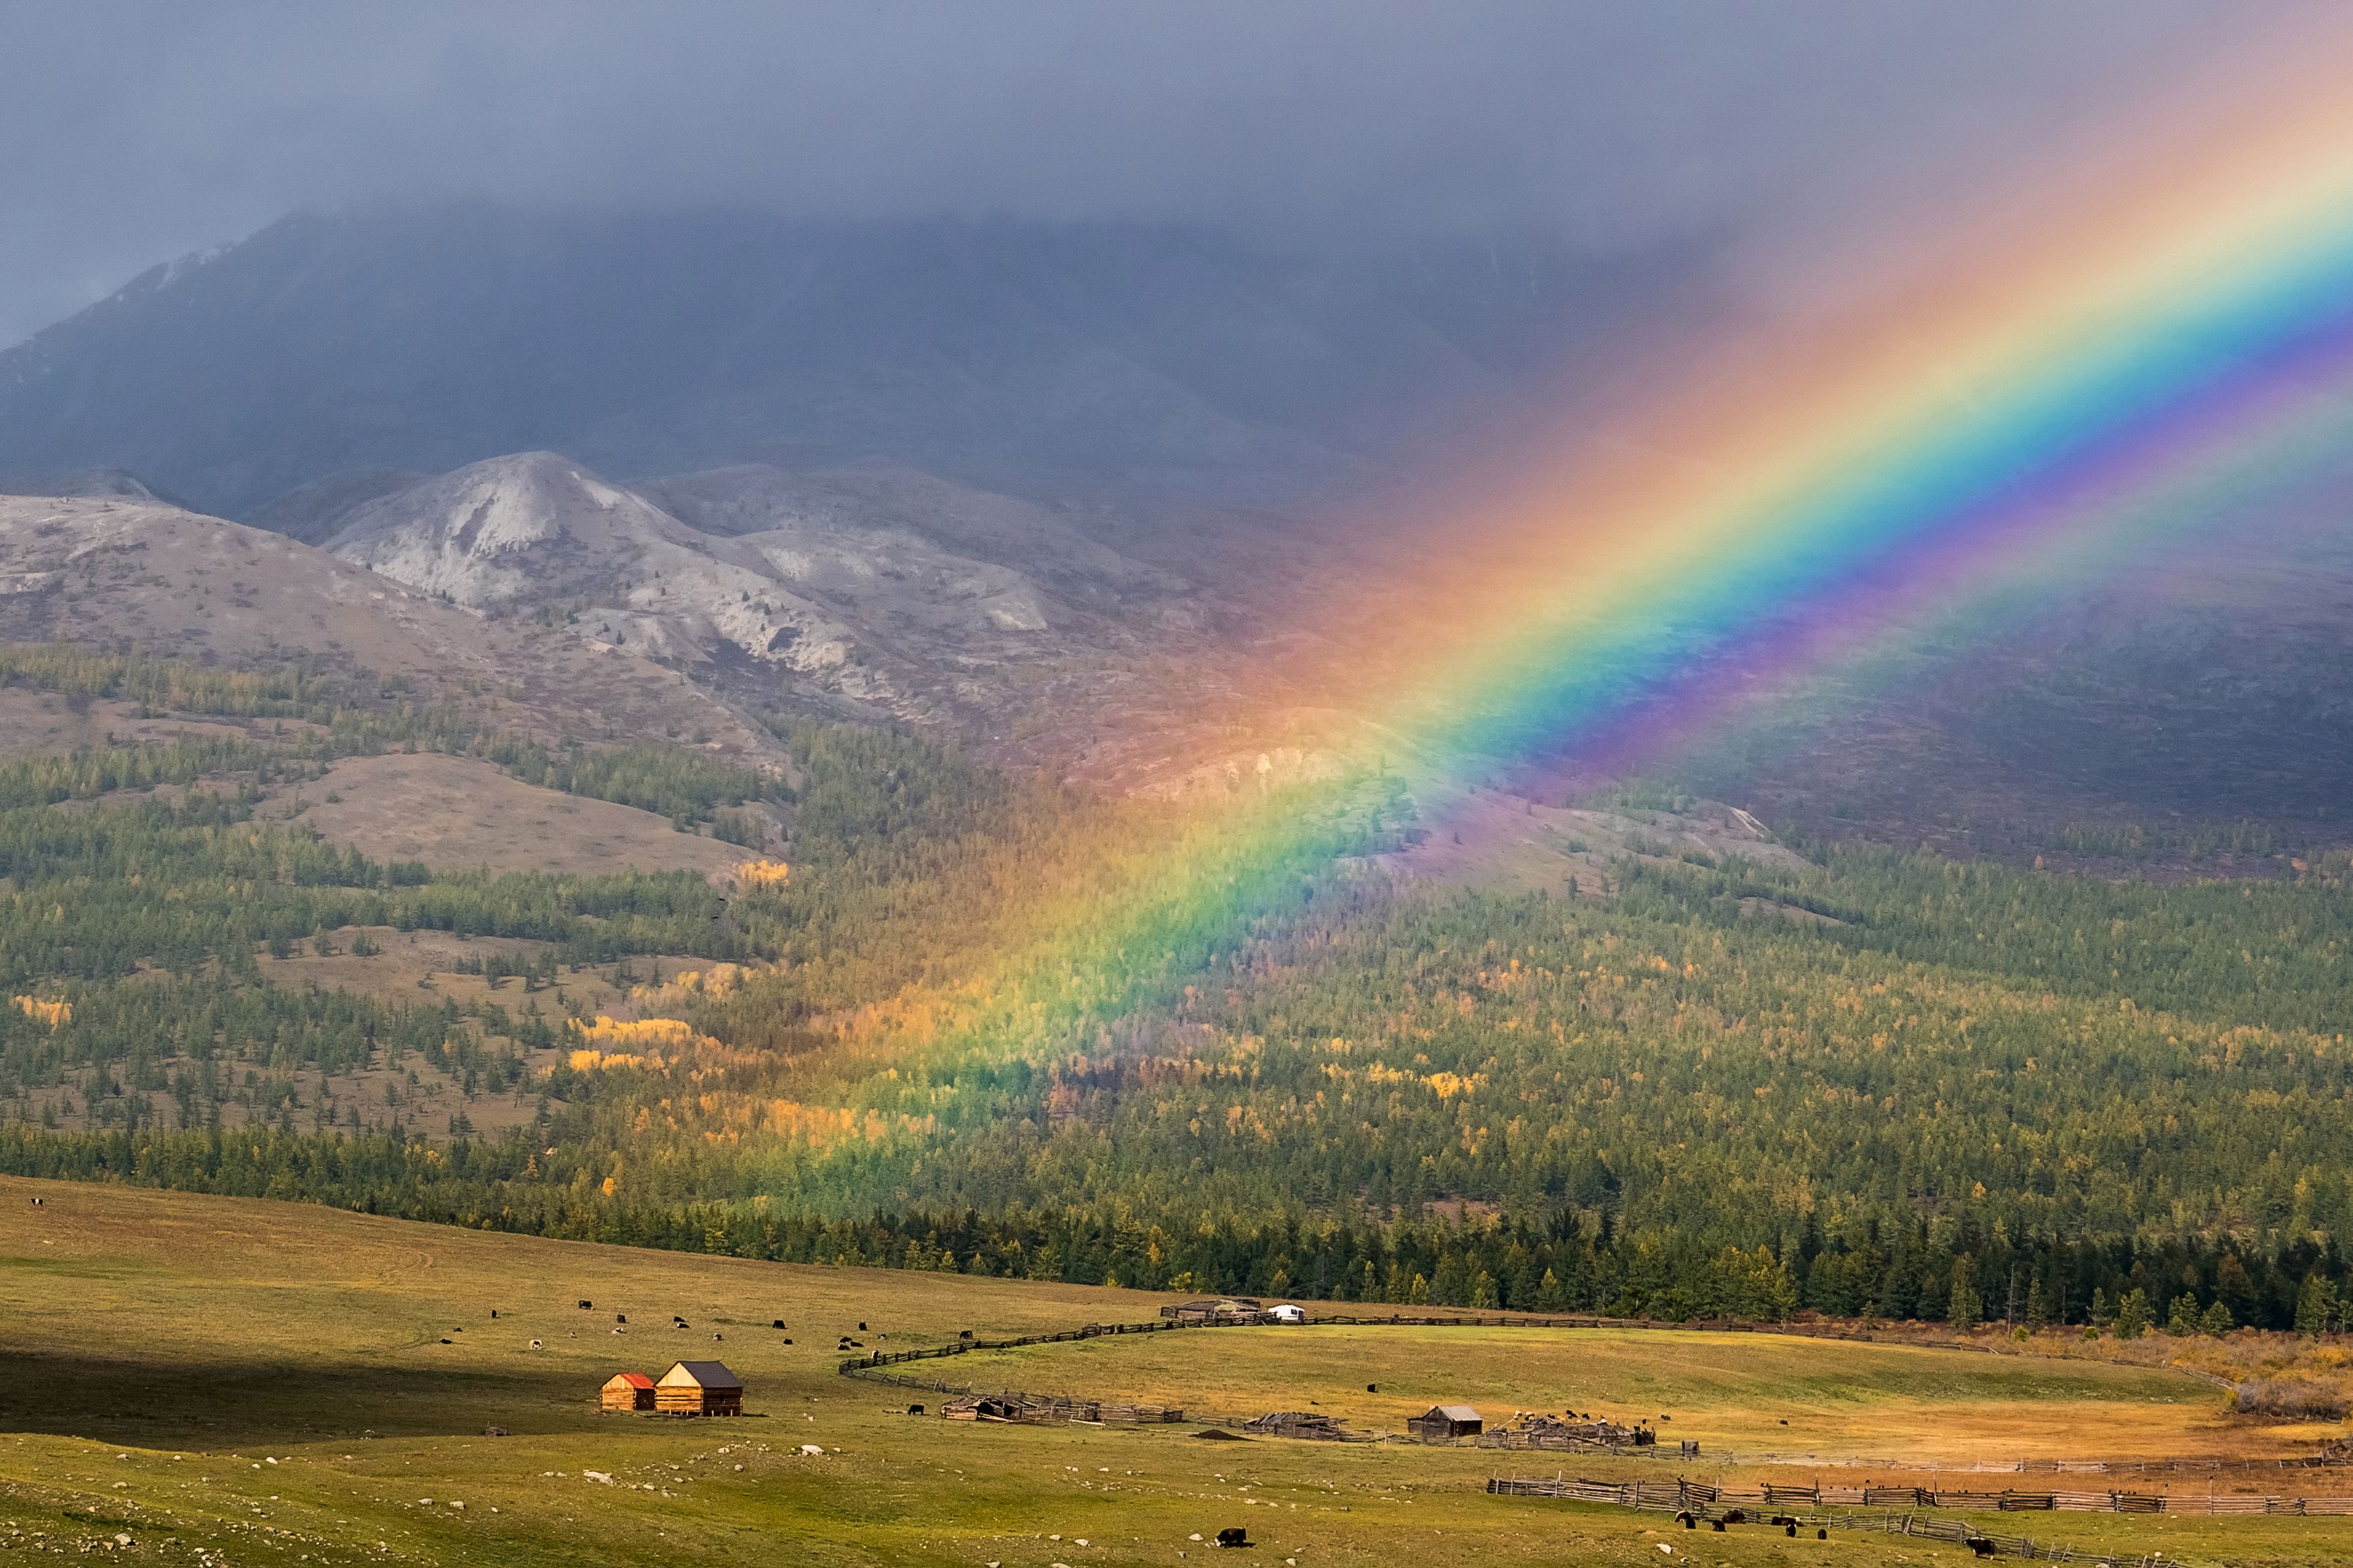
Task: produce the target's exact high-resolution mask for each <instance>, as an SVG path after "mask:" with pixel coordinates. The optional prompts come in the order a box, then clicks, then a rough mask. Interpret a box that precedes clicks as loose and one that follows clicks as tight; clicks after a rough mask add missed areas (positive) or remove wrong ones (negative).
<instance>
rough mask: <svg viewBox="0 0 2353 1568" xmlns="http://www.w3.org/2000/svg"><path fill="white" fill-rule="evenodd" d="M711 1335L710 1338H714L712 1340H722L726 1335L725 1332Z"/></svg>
mask: <svg viewBox="0 0 2353 1568" xmlns="http://www.w3.org/2000/svg"><path fill="white" fill-rule="evenodd" d="M711 1337H712V1339H714V1340H723V1339H725V1338H726V1337H727V1336H726V1335H725V1334H713V1335H712V1336H711Z"/></svg>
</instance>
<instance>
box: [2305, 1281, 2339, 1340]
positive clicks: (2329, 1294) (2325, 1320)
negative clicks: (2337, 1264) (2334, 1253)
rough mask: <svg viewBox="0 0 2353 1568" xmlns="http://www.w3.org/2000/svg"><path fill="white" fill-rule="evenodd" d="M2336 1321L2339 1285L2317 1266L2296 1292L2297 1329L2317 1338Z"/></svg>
mask: <svg viewBox="0 0 2353 1568" xmlns="http://www.w3.org/2000/svg"><path fill="white" fill-rule="evenodd" d="M2335 1321H2337V1287H2336V1286H2335V1285H2333V1284H2331V1283H2330V1282H2329V1279H2328V1277H2327V1275H2325V1274H2323V1273H2322V1272H2321V1271H2320V1270H2319V1269H2317V1268H2316V1269H2314V1270H2313V1271H2312V1272H2311V1273H2309V1274H2307V1275H2306V1276H2305V1277H2304V1289H2301V1290H2298V1291H2297V1292H2296V1293H2295V1331H2296V1332H2297V1333H2299V1334H2306V1335H2310V1336H2312V1337H2314V1338H2317V1337H2318V1336H2320V1335H2322V1334H2325V1333H2327V1331H2328V1330H2329V1326H2330V1325H2331V1324H2332V1323H2334V1322H2335Z"/></svg>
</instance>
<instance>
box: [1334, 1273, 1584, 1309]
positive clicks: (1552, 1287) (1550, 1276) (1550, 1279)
mask: <svg viewBox="0 0 2353 1568" xmlns="http://www.w3.org/2000/svg"><path fill="white" fill-rule="evenodd" d="M1366 1267H1367V1268H1370V1267H1371V1265H1369V1264H1367V1265H1366ZM1567 1307H1568V1292H1567V1290H1564V1289H1561V1283H1560V1276H1559V1275H1557V1274H1555V1273H1554V1272H1553V1271H1552V1270H1551V1269H1549V1268H1547V1269H1546V1270H1545V1271H1544V1279H1543V1280H1542V1281H1541V1282H1539V1283H1538V1284H1537V1286H1536V1310H1537V1311H1539V1312H1559V1311H1565V1310H1567Z"/></svg>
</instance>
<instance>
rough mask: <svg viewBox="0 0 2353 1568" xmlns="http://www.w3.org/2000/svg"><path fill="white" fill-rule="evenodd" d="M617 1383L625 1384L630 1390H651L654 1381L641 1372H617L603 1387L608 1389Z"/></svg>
mask: <svg viewBox="0 0 2353 1568" xmlns="http://www.w3.org/2000/svg"><path fill="white" fill-rule="evenodd" d="M617 1383H626V1384H628V1385H629V1386H630V1387H631V1388H651V1387H652V1386H653V1385H654V1380H653V1379H652V1378H650V1377H648V1376H647V1375H646V1374H645V1373H642V1372H617V1373H614V1374H613V1375H612V1376H611V1377H609V1378H607V1379H606V1380H605V1386H606V1387H607V1388H610V1387H612V1386H613V1384H617Z"/></svg>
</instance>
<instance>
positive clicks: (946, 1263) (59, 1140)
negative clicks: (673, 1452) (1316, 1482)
mask: <svg viewBox="0 0 2353 1568" xmlns="http://www.w3.org/2000/svg"><path fill="white" fill-rule="evenodd" d="M551 1136H553V1137H558V1138H560V1136H561V1133H560V1131H554V1130H553V1129H552V1128H551V1127H550V1125H549V1124H548V1123H547V1122H546V1121H542V1122H541V1123H539V1124H537V1125H535V1126H533V1128H530V1129H527V1130H525V1131H521V1132H518V1133H516V1134H515V1135H513V1136H512V1137H510V1138H506V1139H503V1140H499V1141H496V1142H468V1141H463V1140H461V1141H459V1142H454V1143H452V1144H448V1145H446V1146H442V1145H434V1144H428V1143H426V1142H421V1141H417V1140H414V1139H407V1138H401V1137H397V1136H394V1135H391V1134H387V1133H369V1134H364V1135H354V1136H349V1137H325V1136H317V1135H305V1134H299V1133H294V1132H291V1131H285V1130H280V1129H242V1130H237V1131H222V1130H219V1129H217V1128H215V1129H199V1130H191V1131H159V1130H153V1129H146V1130H138V1129H132V1130H124V1131H101V1132H85V1133H72V1134H65V1135H57V1134H47V1135H42V1134H37V1133H35V1132H33V1131H30V1130H27V1129H25V1128H22V1127H15V1126H7V1125H0V1170H5V1171H6V1172H8V1173H11V1174H16V1175H29V1176H44V1177H54V1178H64V1179H69V1180H81V1181H93V1180H96V1181H123V1182H130V1183H136V1184H151V1185H156V1186H168V1187H173V1188H176V1189H179V1190H182V1191H190V1192H205V1193H217V1194H229V1195H238V1196H250V1197H270V1198H280V1199H288V1200H298V1201H306V1202H317V1203H325V1204H330V1205H334V1206H338V1207H343V1208H349V1209H353V1210H357V1211H359V1212H363V1213H369V1214H382V1215H393V1216H396V1217H400V1218H407V1219H417V1220H427V1221H434V1222H439V1223H447V1224H455V1225H462V1226H467V1227H469V1228H479V1229H489V1230H506V1231H513V1232H520V1233H526V1234H532V1235H538V1236H548V1237H562V1238H567V1239H574V1240H583V1241H597V1242H606V1243H612V1244H617V1245H625V1246H637V1247H662V1248H667V1249H670V1250H675V1251H683V1252H702V1253H716V1254H724V1255H728V1256H733V1257H740V1258H765V1259H772V1260H775V1261H779V1262H788V1263H815V1264H827V1265H838V1266H843V1267H865V1268H911V1269H920V1270H926V1271H933V1272H945V1273H964V1274H971V1275H976V1276H997V1277H1009V1278H1020V1279H1040V1280H1061V1281H1066V1282H1071V1283H1077V1284H1090V1285H1119V1286H1124V1287H1128V1288H1132V1289H1148V1290H1176V1291H1198V1292H1208V1293H1247V1294H1251V1295H1257V1296H1261V1297H1264V1296H1277V1297H1280V1296H1291V1297H1299V1298H1303V1299H1309V1300H1329V1301H1335V1302H1355V1303H1364V1304H1367V1305H1396V1306H1404V1307H1425V1306H1427V1307H1460V1308H1469V1309H1477V1310H1521V1311H1548V1312H1592V1313H1597V1314H1599V1315H1602V1316H1608V1317H1620V1318H1650V1319H1656V1320H1662V1321H1691V1320H1694V1319H1703V1320H1705V1319H1729V1320H1739V1321H1752V1322H1772V1321H1784V1320H1786V1319H1788V1318H1789V1317H1791V1316H1792V1315H1794V1314H1795V1313H1797V1312H1799V1311H1800V1310H1816V1311H1819V1312H1820V1313H1822V1314H1824V1315H1826V1316H1834V1317H1845V1318H1854V1317H1861V1318H1865V1319H1873V1318H1876V1319H1883V1320H1887V1321H1922V1322H1945V1323H1950V1324H1952V1325H1954V1326H1955V1327H1957V1328H1962V1329H1968V1328H1971V1327H1974V1326H1976V1325H1978V1324H1980V1323H1989V1322H2000V1323H2010V1324H2016V1325H2018V1326H2020V1327H2023V1328H2030V1329H2040V1328H2044V1327H2049V1326H2053V1325H2056V1326H2073V1325H2097V1326H2099V1327H2101V1328H2104V1329H2116V1327H2118V1325H2119V1320H2120V1318H2121V1320H2122V1328H2123V1331H2125V1332H2126V1333H2131V1332H2137V1331H2141V1330H2143V1329H2149V1328H2157V1327H2162V1326H2166V1325H2168V1324H2169V1325H2171V1327H2172V1329H2173V1331H2177V1332H2192V1331H2196V1332H2208V1333H2217V1332H2221V1331H2226V1330H2227V1329H2229V1328H2231V1327H2234V1326H2252V1327H2257V1328H2266V1329H2278V1330H2291V1329H2294V1330H2303V1331H2324V1330H2329V1329H2335V1328H2337V1327H2340V1326H2343V1310H2342V1308H2341V1306H2340V1303H2341V1302H2343V1301H2344V1300H2347V1297H2348V1286H2353V1281H2348V1276H2347V1265H2346V1260H2345V1258H2343V1257H2342V1256H2341V1255H2340V1254H2339V1253H2338V1252H2337V1250H2336V1249H2335V1248H2334V1247H2327V1248H2324V1247H2318V1246H2316V1245H2313V1244H2311V1243H2309V1242H2306V1243H2300V1244H2298V1245H2296V1246H2294V1247H2288V1248H2285V1249H2284V1250H2282V1251H2280V1252H2277V1253H2273V1254H2263V1253H2259V1252H2252V1251H2248V1250H2245V1249H2242V1248H2240V1247H2236V1246H2234V1245H2232V1243H2230V1242H2228V1241H2226V1240H2214V1241H2199V1240H2187V1239H2184V1240H2174V1241H2168V1242H2161V1243H2136V1242H2133V1241H2130V1240H2116V1241H2109V1242H2105V1243H2091V1242H2084V1241H2078V1240H2073V1239H2071V1238H2067V1237H2024V1238H2019V1239H2016V1240H2013V1239H2012V1238H2010V1237H2006V1236H2004V1235H2003V1234H2002V1233H2001V1232H2000V1230H1999V1229H1996V1230H1993V1231H1991V1232H1984V1231H1978V1230H1974V1229H1972V1228H1969V1227H1968V1226H1961V1227H1956V1228H1951V1229H1949V1230H1946V1231H1945V1233H1944V1234H1941V1235H1940V1234H1938V1231H1939V1229H1940V1228H1942V1227H1936V1226H1928V1225H1926V1224H1922V1225H1918V1226H1914V1227H1912V1228H1911V1229H1910V1230H1908V1231H1906V1232H1904V1233H1901V1234H1897V1235H1893V1236H1884V1237H1873V1238H1872V1239H1871V1241H1870V1242H1869V1244H1868V1245H1867V1246H1865V1247H1862V1248H1849V1247H1845V1246H1843V1245H1832V1244H1826V1243H1824V1242H1823V1241H1822V1240H1821V1238H1820V1237H1807V1238H1806V1239H1805V1240H1803V1241H1801V1242H1800V1243H1799V1244H1798V1245H1796V1246H1794V1247H1790V1248H1788V1249H1786V1250H1785V1251H1783V1252H1781V1253H1780V1254H1778V1255H1776V1253H1775V1252H1774V1251H1773V1249H1771V1248H1770V1247H1755V1248H1741V1247H1729V1246H1726V1247H1715V1248H1710V1247H1705V1246H1704V1245H1700V1244H1697V1243H1695V1242H1694V1240H1693V1239H1692V1238H1690V1237H1683V1236H1680V1235H1678V1234H1676V1233H1673V1232H1668V1231H1653V1230H1641V1229H1626V1228H1621V1227H1620V1226H1619V1225H1618V1224H1617V1223H1616V1220H1615V1217H1614V1216H1613V1215H1607V1214H1604V1215H1601V1216H1600V1217H1599V1219H1598V1220H1596V1221H1588V1220H1586V1219H1584V1218H1582V1217H1581V1216H1579V1215H1576V1214H1573V1213H1562V1214H1559V1215H1555V1216H1554V1217H1553V1218H1552V1219H1550V1220H1549V1221H1546V1222H1534V1221H1530V1220H1528V1219H1525V1218H1486V1219H1478V1218H1468V1219H1454V1220H1448V1219H1442V1218H1439V1219H1430V1220H1427V1221H1423V1222H1419V1223H1403V1224H1396V1225H1387V1226H1384V1225H1380V1224H1377V1223H1374V1224H1365V1223H1351V1222H1346V1221H1336V1220H1333V1219H1330V1218H1328V1217H1320V1218H1307V1219H1300V1218H1295V1217H1294V1218H1291V1219H1286V1220H1279V1221H1274V1222H1271V1223H1252V1222H1249V1221H1243V1220H1237V1219H1226V1220H1219V1221H1214V1222H1213V1221H1207V1220H1205V1221H1202V1222H1200V1223H1198V1224H1193V1225H1167V1226H1163V1225H1155V1224H1147V1223H1145V1222H1142V1221H1139V1220H1137V1219H1135V1218H1134V1217H1133V1216H1132V1215H1129V1214H1127V1213H1126V1212H1125V1211H1124V1210H1114V1211H1113V1212H1110V1213H1104V1212H1103V1211H1101V1210H1088V1209H1067V1210H1057V1211H1050V1212H1037V1211H1026V1210H1021V1209H1014V1210H1010V1211H1008V1212H1006V1213H1004V1214H1000V1215H982V1214H979V1213H977V1212H975V1211H969V1210H968V1211H965V1212H963V1213H960V1214H928V1213H923V1212H920V1211H916V1212H908V1213H901V1214H891V1213H881V1214H875V1215H864V1216H858V1217H843V1218H838V1219H830V1220H828V1219H826V1218H822V1217H818V1216H815V1215H806V1214H796V1213H793V1212H790V1211H789V1210H788V1209H786V1207H785V1206H784V1205H775V1204H771V1203H770V1202H768V1201H767V1200H765V1199H760V1200H753V1201H745V1202H723V1201H715V1200H712V1201H689V1202H681V1203H676V1204H670V1205H645V1204H641V1203H633V1202H630V1201H628V1200H627V1199H621V1198H615V1197H612V1196H610V1195H607V1194H605V1193H604V1192H603V1191H602V1190H601V1187H600V1186H599V1185H597V1184H596V1183H595V1182H594V1181H593V1179H592V1178H593V1173H590V1172H587V1171H583V1170H575V1171H573V1172H572V1173H569V1174H568V1175H567V1174H566V1173H565V1171H564V1170H563V1168H562V1167H563V1165H564V1164H565V1162H564V1160H563V1157H562V1156H561V1155H560V1154H559V1155H558V1156H556V1157H555V1158H554V1159H553V1160H550V1159H549V1158H548V1156H546V1155H545V1153H544V1152H543V1150H542V1149H541V1148H540V1147H539V1145H540V1144H541V1141H542V1140H543V1139H545V1138H549V1137H551Z"/></svg>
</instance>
